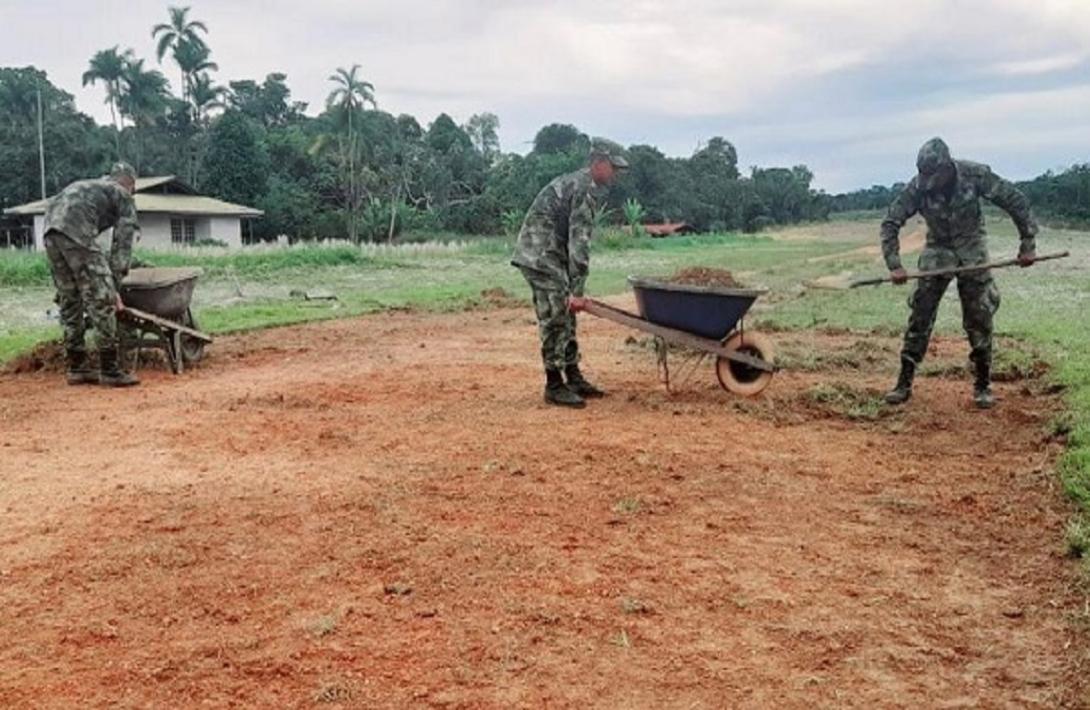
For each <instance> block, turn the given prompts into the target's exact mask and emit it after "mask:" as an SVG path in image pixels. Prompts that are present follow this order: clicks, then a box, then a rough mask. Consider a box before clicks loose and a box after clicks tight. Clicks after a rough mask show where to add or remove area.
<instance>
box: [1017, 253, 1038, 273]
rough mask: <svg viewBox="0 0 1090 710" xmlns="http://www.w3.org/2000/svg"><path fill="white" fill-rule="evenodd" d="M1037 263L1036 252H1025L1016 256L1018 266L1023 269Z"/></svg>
mask: <svg viewBox="0 0 1090 710" xmlns="http://www.w3.org/2000/svg"><path fill="white" fill-rule="evenodd" d="M1035 261H1037V252H1035V251H1027V252H1026V253H1025V254H1019V255H1018V265H1019V266H1021V267H1022V268H1023V269H1024V268H1026V267H1027V266H1033V263H1034V262H1035Z"/></svg>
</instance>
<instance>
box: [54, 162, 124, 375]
mask: <svg viewBox="0 0 1090 710" xmlns="http://www.w3.org/2000/svg"><path fill="white" fill-rule="evenodd" d="M135 189H136V171H135V170H133V169H132V166H130V165H128V164H126V163H117V164H116V165H114V166H113V168H112V169H111V170H110V175H109V176H108V177H103V178H99V179H97V180H80V181H79V182H74V183H72V184H71V185H69V186H68V187H66V188H64V190H62V191H61V192H60V194H58V195H56V196H55V197H53V198H52V199H50V200H49V206H48V207H47V209H46V213H45V251H46V254H47V255H48V257H49V268H50V271H52V273H53V283H54V285H55V286H56V287H57V298H56V300H57V305H58V306H60V312H61V324H62V326H63V327H64V356H65V361H66V363H67V365H68V384H70V385H81V384H103V385H109V386H112V387H126V386H129V385H135V384H138V383H139V380H137V379H136V377H134V376H133V375H131V374H129V373H126V372H124V371H122V369H121V367H120V365H119V363H118V358H119V353H118V345H119V342H118V335H117V313H118V312H120V311H121V310H123V309H124V306H123V305H122V303H121V296H120V294H119V293H118V288H119V287H120V285H121V279H123V278H124V277H125V275H126V274H127V273H128V272H129V260H130V257H131V256H132V243H133V239H134V236H135V235H136V234H137V233H138V232H139V230H140V226H139V224H138V223H137V221H136V206H135V205H134V203H133V198H132V194H133V192H134V190H135ZM110 227H113V239H112V244H111V248H110V255H109V258H107V256H106V254H105V253H104V252H103V251H102V248H101V247H100V246H99V244H98V242H97V241H96V240H97V238H98V235H99V234H100V233H101V232H102V231H103V230H106V229H109V228H110ZM85 313H86V314H87V316H89V317H90V320H91V324H92V325H93V326H94V328H95V331H96V333H97V335H98V347H99V365H100V367H101V373H99V372H95V371H94V370H92V369H91V367H90V364H89V362H88V358H87V346H86V344H85V343H84V339H83V335H84V331H85V330H86V323H85V320H84V314H85Z"/></svg>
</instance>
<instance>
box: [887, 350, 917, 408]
mask: <svg viewBox="0 0 1090 710" xmlns="http://www.w3.org/2000/svg"><path fill="white" fill-rule="evenodd" d="M915 376H916V363H914V362H912V361H911V360H909V359H908V358H904V357H903V358H901V374H899V375H898V376H897V384H895V385H894V386H893V389H891V390H890V391H889V392H886V404H904V403H905V402H907V401H908V400H910V399H912V380H913V378H914V377H915Z"/></svg>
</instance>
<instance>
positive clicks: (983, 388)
mask: <svg viewBox="0 0 1090 710" xmlns="http://www.w3.org/2000/svg"><path fill="white" fill-rule="evenodd" d="M973 403H974V404H976V408H977V409H991V408H992V407H994V406H995V395H993V394H992V365H991V363H990V362H978V363H976V381H975V382H974V383H973Z"/></svg>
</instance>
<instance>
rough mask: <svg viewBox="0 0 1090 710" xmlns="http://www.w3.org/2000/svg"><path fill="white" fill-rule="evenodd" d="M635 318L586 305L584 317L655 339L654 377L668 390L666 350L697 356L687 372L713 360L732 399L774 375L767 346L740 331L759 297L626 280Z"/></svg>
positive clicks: (755, 390)
mask: <svg viewBox="0 0 1090 710" xmlns="http://www.w3.org/2000/svg"><path fill="white" fill-rule="evenodd" d="M628 282H629V284H630V285H631V286H632V290H633V291H634V292H635V294H636V305H637V308H638V309H639V315H637V314H635V313H629V312H628V311H626V310H624V309H621V308H616V307H614V306H610V305H608V304H606V303H602V302H601V301H596V300H594V299H588V301H587V306H586V309H585V310H586V312H587V313H590V314H591V315H594V316H598V317H599V318H605V319H606V320H610V321H613V322H614V323H620V324H621V325H624V326H628V327H630V328H635V329H636V330H641V331H643V332H645V333H650V334H651V335H653V336H654V337H655V345H656V351H657V353H658V359H659V374H660V378H661V379H662V382H663V384H665V386H666V389H667V391H669V390H670V367H669V363H668V359H667V358H668V354H669V348H670V346H676V347H681V348H684V349H687V350H689V351H691V352H693V353H695V355H696V359H697V362H696V363H695V364H693V365H692V369H691V370H690V374H691V372H692V370H695V368H696V366H697V365H699V364H700V362H702V361H703V360H704V359H705V358H706V357H708V356H711V357H714V358H715V373H716V376H717V377H718V379H719V385H720V386H721V387H722V388H723V389H725V390H727V391H729V392H733V393H734V394H738V395H742V396H745V397H752V396H755V395H757V394H760V393H761V392H762V391H764V389H765V388H766V387H768V384H769V383H770V382H771V381H772V375H773V374H775V372H776V365H775V362H774V360H775V349H774V348H773V346H772V341H771V340H769V339H768V338H767V337H766V336H764V335H762V334H761V333H756V332H753V331H749V330H745V329H744V327H743V320H744V317H745V315H746V313H747V312H748V311H749V309H750V307H752V306H753V303H754V302H755V301H756V300H757V298H758V297H759V296H760V295H761V294H762V293H764V291H761V290H757V289H744V288H724V287H716V286H689V285H685V284H672V283H664V282H660V281H654V280H651V279H643V278H636V277H632V276H630V277H629V279H628Z"/></svg>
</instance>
